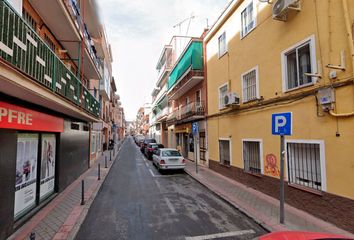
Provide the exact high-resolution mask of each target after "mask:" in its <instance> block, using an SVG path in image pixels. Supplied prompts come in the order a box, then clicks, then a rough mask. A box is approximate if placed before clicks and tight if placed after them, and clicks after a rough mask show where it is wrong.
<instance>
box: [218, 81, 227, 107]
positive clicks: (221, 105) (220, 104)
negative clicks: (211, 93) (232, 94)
mask: <svg viewBox="0 0 354 240" xmlns="http://www.w3.org/2000/svg"><path fill="white" fill-rule="evenodd" d="M225 86H227V90H226V92H229V84H228V83H224V84H223V85H221V86H219V88H218V94H219V110H221V109H225V108H226V106H225V104H223V103H221V102H220V100H221V95H220V89H221V88H223V87H225Z"/></svg>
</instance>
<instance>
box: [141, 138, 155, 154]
mask: <svg viewBox="0 0 354 240" xmlns="http://www.w3.org/2000/svg"><path fill="white" fill-rule="evenodd" d="M149 143H156V140H155V139H154V138H145V140H144V141H143V143H142V144H140V151H141V153H144V152H145V148H146V146H147V145H148V144H149Z"/></svg>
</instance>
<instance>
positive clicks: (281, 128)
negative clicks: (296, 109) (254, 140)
mask: <svg viewBox="0 0 354 240" xmlns="http://www.w3.org/2000/svg"><path fill="white" fill-rule="evenodd" d="M292 133H293V129H292V113H291V112H285V113H274V114H272V134H273V135H292Z"/></svg>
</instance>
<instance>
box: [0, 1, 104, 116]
mask: <svg viewBox="0 0 354 240" xmlns="http://www.w3.org/2000/svg"><path fill="white" fill-rule="evenodd" d="M0 26H1V28H0V58H1V60H2V61H4V62H6V63H7V64H9V65H11V66H12V67H14V68H16V69H17V70H18V71H20V72H22V73H23V74H24V75H26V76H27V77H29V78H31V79H32V80H33V81H35V82H37V83H39V84H40V85H42V86H43V87H45V88H46V89H47V90H49V91H51V92H53V93H55V94H58V95H60V96H61V97H63V98H65V99H66V100H68V101H70V102H71V103H72V104H74V105H75V106H77V107H78V108H82V109H84V110H86V111H87V112H88V113H90V114H92V115H93V116H95V117H98V116H99V102H98V101H97V100H96V99H95V98H94V97H93V96H92V95H91V94H90V92H89V91H88V90H87V88H86V87H85V86H84V85H82V83H81V82H80V80H79V79H78V78H77V77H76V76H75V74H74V73H72V72H71V71H70V70H69V69H68V68H67V67H66V65H65V64H64V63H63V62H62V61H61V60H60V59H59V58H58V57H57V56H56V55H55V53H54V52H53V51H52V50H51V49H50V48H49V47H48V46H47V45H46V44H45V43H44V41H43V40H42V39H41V38H40V37H39V36H38V34H37V33H36V32H35V31H34V30H32V28H31V27H30V26H29V25H27V23H26V22H25V21H24V20H23V19H22V18H21V17H20V16H19V15H18V14H17V13H15V12H14V11H13V10H12V9H11V8H10V7H9V6H8V5H7V3H6V1H4V0H0Z"/></svg>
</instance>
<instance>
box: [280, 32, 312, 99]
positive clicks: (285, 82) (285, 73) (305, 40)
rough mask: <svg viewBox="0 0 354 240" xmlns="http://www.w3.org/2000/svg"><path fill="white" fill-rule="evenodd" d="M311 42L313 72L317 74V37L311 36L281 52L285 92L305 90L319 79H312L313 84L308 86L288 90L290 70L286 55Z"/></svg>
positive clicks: (310, 83)
mask: <svg viewBox="0 0 354 240" xmlns="http://www.w3.org/2000/svg"><path fill="white" fill-rule="evenodd" d="M307 42H309V44H310V62H311V72H312V73H317V60H316V43H315V35H311V36H310V37H308V38H305V39H303V40H302V41H300V42H297V43H296V44H294V45H293V46H291V47H289V48H287V49H285V50H284V51H282V52H281V54H280V56H281V67H282V87H283V92H290V91H293V90H296V89H299V88H304V87H307V86H311V85H313V84H314V83H315V82H316V81H317V77H311V80H312V81H311V82H309V83H307V84H303V85H301V86H297V87H294V88H290V89H288V74H287V73H288V69H287V61H286V59H287V57H286V54H287V53H289V52H290V51H292V50H294V49H295V48H298V47H299V46H301V45H303V44H305V43H307Z"/></svg>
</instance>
